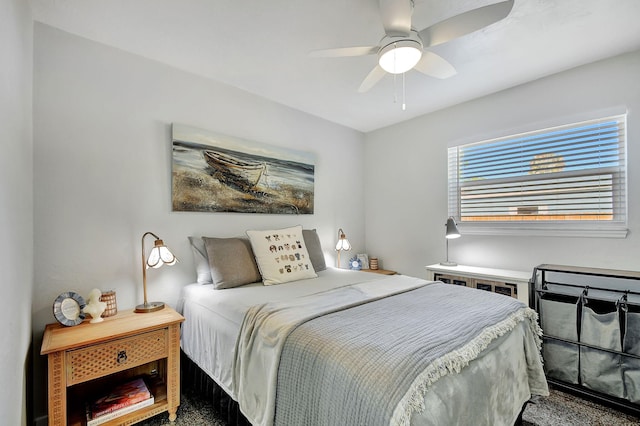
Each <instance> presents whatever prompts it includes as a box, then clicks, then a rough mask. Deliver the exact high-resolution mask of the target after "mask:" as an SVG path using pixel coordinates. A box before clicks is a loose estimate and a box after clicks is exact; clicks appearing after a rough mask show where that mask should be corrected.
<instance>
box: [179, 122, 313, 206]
mask: <svg viewBox="0 0 640 426" xmlns="http://www.w3.org/2000/svg"><path fill="white" fill-rule="evenodd" d="M172 140H173V170H172V176H173V178H172V205H173V210H174V211H190V212H196V211H197V212H236V213H270V214H313V193H314V192H313V191H314V173H315V158H314V156H313V154H310V153H306V152H301V151H296V150H291V149H286V148H281V147H277V146H273V145H267V144H263V143H259V142H253V141H247V140H242V139H238V138H233V137H231V136H224V135H220V134H216V133H213V132H209V131H207V130H202V129H197V128H195V127H191V126H186V125H183V124H173V131H172Z"/></svg>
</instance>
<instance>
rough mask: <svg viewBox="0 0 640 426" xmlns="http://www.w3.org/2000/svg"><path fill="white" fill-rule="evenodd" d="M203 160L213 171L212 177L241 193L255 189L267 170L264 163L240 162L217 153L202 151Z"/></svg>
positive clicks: (236, 158)
mask: <svg viewBox="0 0 640 426" xmlns="http://www.w3.org/2000/svg"><path fill="white" fill-rule="evenodd" d="M204 158H205V160H206V161H207V164H209V166H211V168H212V169H213V170H214V177H216V178H217V179H218V180H220V181H222V182H223V183H225V184H231V185H232V186H236V187H238V188H240V189H242V190H243V191H249V190H251V189H252V188H255V186H256V185H257V184H258V182H259V181H260V177H262V174H263V173H265V171H266V169H267V165H266V164H265V163H260V162H257V161H246V160H242V159H240V158H238V157H235V156H232V155H229V154H224V153H222V152H219V151H213V150H204Z"/></svg>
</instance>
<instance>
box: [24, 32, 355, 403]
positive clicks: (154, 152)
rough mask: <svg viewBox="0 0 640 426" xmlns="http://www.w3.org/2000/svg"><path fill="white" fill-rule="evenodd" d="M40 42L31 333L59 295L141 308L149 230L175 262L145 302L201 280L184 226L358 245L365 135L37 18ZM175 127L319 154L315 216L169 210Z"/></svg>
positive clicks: (151, 285) (155, 278)
mask: <svg viewBox="0 0 640 426" xmlns="http://www.w3.org/2000/svg"><path fill="white" fill-rule="evenodd" d="M34 37H35V54H34V58H35V63H34V91H35V92H34V148H35V156H34V165H35V173H34V175H35V232H36V235H37V238H36V239H35V264H36V267H35V290H36V292H35V296H34V302H33V312H34V318H33V320H34V330H35V332H36V334H38V333H41V331H42V329H43V328H44V324H45V323H49V322H52V321H54V318H53V316H52V313H51V306H52V303H53V301H54V299H55V298H56V297H57V296H58V295H59V294H60V293H62V292H64V291H67V290H74V291H77V292H79V293H80V294H81V295H83V296H86V295H87V294H88V293H89V291H90V290H91V289H92V288H100V289H109V288H112V289H114V290H116V295H117V296H116V297H117V302H118V308H119V309H128V308H133V307H134V306H135V305H136V304H138V303H141V301H142V284H141V282H142V277H141V275H142V271H141V265H140V250H141V248H140V238H141V236H142V234H143V233H144V232H145V231H152V232H154V233H156V234H157V235H158V236H160V237H161V238H163V239H164V241H165V243H166V244H167V245H168V246H169V247H170V248H171V250H172V251H173V252H174V253H175V254H176V255H177V256H178V258H179V259H180V263H179V264H178V265H176V266H173V267H170V268H162V269H160V270H151V271H150V272H149V274H148V292H149V299H150V300H151V299H152V300H162V301H165V302H168V303H169V304H170V305H174V306H175V303H176V301H177V299H178V297H179V294H180V291H181V289H182V287H183V286H184V285H185V284H188V283H191V282H194V281H195V272H194V269H193V261H192V254H191V251H190V249H189V246H188V241H187V236H189V235H208V236H220V237H225V236H237V235H243V234H244V232H245V230H246V229H269V228H272V227H284V226H290V225H296V224H302V225H303V226H305V227H315V228H317V229H318V232H319V234H320V238H321V242H322V244H323V247H324V248H325V253H326V257H327V262H328V263H329V264H332V263H333V262H334V261H333V256H334V252H333V251H332V247H334V246H335V241H336V234H337V229H338V227H342V228H344V230H345V231H346V232H347V233H348V237H349V238H350V240H351V241H352V243H353V244H354V246H355V247H360V250H362V249H363V248H364V244H365V241H364V224H363V223H362V217H363V216H364V213H363V195H362V194H361V193H359V194H356V195H354V194H353V192H352V191H351V189H350V188H351V187H354V186H355V187H358V188H359V187H361V186H362V182H363V174H364V167H363V159H362V158H363V153H364V146H363V142H364V135H363V134H361V133H359V132H356V131H354V130H351V129H347V128H345V127H341V126H338V125H335V124H332V123H329V122H327V121H324V120H320V119H318V118H315V117H312V116H309V115H307V114H304V113H301V112H299V111H295V110H292V109H289V108H286V107H283V106H281V105H278V104H275V103H272V102H270V101H266V100H264V99H262V98H258V97H256V96H253V95H250V94H248V93H246V92H243V91H240V90H238V89H234V88H231V87H229V86H225V85H222V84H219V83H216V82H213V81H210V80H207V79H204V78H201V77H198V76H195V75H192V74H187V73H185V72H182V71H179V70H176V69H173V68H170V67H167V66H164V65H162V64H159V63H157V62H154V61H150V60H147V59H144V58H141V57H139V56H135V55H132V54H128V53H125V52H123V51H120V50H117V49H114V48H111V47H107V46H104V45H100V44H97V43H94V42H91V41H89V40H86V39H82V38H79V37H76V36H73V35H71V34H68V33H65V32H62V31H60V30H56V29H54V28H51V27H48V26H45V25H42V24H36V25H35V36H34ZM203 54H206V52H203ZM172 122H178V123H184V124H189V125H193V126H196V127H200V128H203V129H208V130H211V131H214V132H218V133H223V134H228V135H232V136H235V137H238V138H244V139H250V140H255V141H259V142H264V143H269V144H273V145H279V146H283V147H289V148H294V149H297V150H304V151H309V152H313V153H315V155H316V169H315V213H314V214H313V215H301V216H294V215H261V214H234V213H184V212H172V211H171V123H172ZM38 344H39V343H38ZM36 369H37V370H38V369H43V365H42V360H40V365H39V366H36ZM39 373H40V374H42V370H40V371H39ZM36 374H38V373H36ZM42 395H43V392H41V395H40V397H39V398H38V400H40V401H41V400H42V399H43V396H42ZM36 402H38V401H36ZM36 412H37V413H38V414H39V415H41V414H43V413H44V412H45V408H44V405H43V404H42V402H40V403H39V404H38V406H37V407H36Z"/></svg>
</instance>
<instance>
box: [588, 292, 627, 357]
mask: <svg viewBox="0 0 640 426" xmlns="http://www.w3.org/2000/svg"><path fill="white" fill-rule="evenodd" d="M620 337H621V335H620V315H619V313H618V308H617V307H616V304H615V302H604V301H589V302H587V304H586V305H584V306H583V307H582V326H581V330H580V342H581V343H586V344H588V345H593V346H597V347H599V348H603V349H611V350H614V351H618V352H619V351H621V350H622V343H621V340H620Z"/></svg>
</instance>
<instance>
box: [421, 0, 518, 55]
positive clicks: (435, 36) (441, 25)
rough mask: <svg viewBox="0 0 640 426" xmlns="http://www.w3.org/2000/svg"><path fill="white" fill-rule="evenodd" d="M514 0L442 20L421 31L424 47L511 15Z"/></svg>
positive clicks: (435, 44) (459, 35)
mask: <svg viewBox="0 0 640 426" xmlns="http://www.w3.org/2000/svg"><path fill="white" fill-rule="evenodd" d="M513 2H514V0H508V1H501V2H499V3H495V4H492V5H489V6H484V7H479V8H477V9H473V10H470V11H468V12H464V13H461V14H460V15H456V16H453V17H451V18H449V19H445V20H444V21H440V22H438V23H437V24H434V25H432V26H430V27H427V28H425V29H424V30H422V31H420V33H419V34H420V38H421V39H422V42H423V45H424V47H432V46H437V45H438V44H442V43H445V42H447V41H449V40H453V39H454V38H458V37H461V36H463V35H466V34H469V33H472V32H474V31H477V30H479V29H481V28H484V27H486V26H488V25H491V24H493V23H496V22H498V21H499V20H501V19H504V18H506V17H507V15H509V13H510V12H511V9H513Z"/></svg>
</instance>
